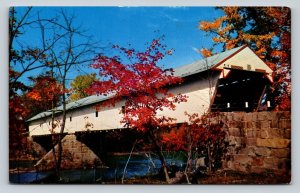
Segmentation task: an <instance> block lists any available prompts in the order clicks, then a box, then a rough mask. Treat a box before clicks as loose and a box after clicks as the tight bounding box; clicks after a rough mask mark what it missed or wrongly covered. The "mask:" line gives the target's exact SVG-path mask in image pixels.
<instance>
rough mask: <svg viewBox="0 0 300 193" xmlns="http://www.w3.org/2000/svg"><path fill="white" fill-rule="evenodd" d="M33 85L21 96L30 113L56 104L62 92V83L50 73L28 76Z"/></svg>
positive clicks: (50, 107)
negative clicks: (33, 76)
mask: <svg viewBox="0 0 300 193" xmlns="http://www.w3.org/2000/svg"><path fill="white" fill-rule="evenodd" d="M30 80H31V81H32V82H33V86H32V87H31V88H29V91H28V92H27V93H26V94H25V95H24V96H23V98H24V103H25V104H26V107H27V109H28V110H29V111H30V114H31V115H35V114H37V113H39V112H43V111H46V110H49V109H52V108H53V107H52V106H53V105H55V106H56V105H58V104H59V102H60V98H61V96H62V95H63V94H64V92H63V89H62V85H61V84H60V83H59V82H58V81H57V80H56V79H55V78H53V77H52V75H51V74H47V73H46V74H41V75H39V76H37V77H35V78H32V77H31V78H30Z"/></svg>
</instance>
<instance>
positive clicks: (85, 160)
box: [36, 135, 102, 170]
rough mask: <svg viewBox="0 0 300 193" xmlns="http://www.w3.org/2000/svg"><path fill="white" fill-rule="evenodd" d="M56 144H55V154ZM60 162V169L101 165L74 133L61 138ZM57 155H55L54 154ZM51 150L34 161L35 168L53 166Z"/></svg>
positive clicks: (49, 167) (44, 168)
mask: <svg viewBox="0 0 300 193" xmlns="http://www.w3.org/2000/svg"><path fill="white" fill-rule="evenodd" d="M57 148H58V147H57V145H56V146H55V150H56V155H57ZM62 148H63V153H62V163H61V169H76V168H84V167H93V166H95V164H96V165H97V166H99V165H101V164H102V163H101V160H100V159H99V158H98V156H97V155H96V154H95V153H94V152H93V151H92V150H90V149H89V148H88V147H87V146H86V145H85V144H83V143H81V142H80V141H78V140H77V139H76V136H75V135H66V136H65V137H64V138H63V139H62ZM56 157H57V156H56ZM54 163H55V162H54V159H53V152H52V150H51V151H49V152H48V153H47V154H46V155H45V156H44V157H43V158H42V159H41V160H39V161H38V162H37V163H36V168H37V169H40V170H49V169H53V168H54V167H55V165H54Z"/></svg>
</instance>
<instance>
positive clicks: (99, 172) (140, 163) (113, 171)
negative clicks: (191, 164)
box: [9, 153, 185, 184]
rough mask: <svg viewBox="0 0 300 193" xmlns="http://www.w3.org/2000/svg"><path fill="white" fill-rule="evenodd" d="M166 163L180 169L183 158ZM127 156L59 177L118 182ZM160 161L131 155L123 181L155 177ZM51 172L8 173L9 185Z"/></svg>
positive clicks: (175, 157) (72, 180)
mask: <svg viewBox="0 0 300 193" xmlns="http://www.w3.org/2000/svg"><path fill="white" fill-rule="evenodd" d="M165 156H166V161H167V163H168V164H170V165H173V166H178V167H182V166H183V165H184V163H185V161H184V156H182V155H180V153H175V154H174V153H173V154H166V155H165ZM128 157H129V155H114V156H111V157H110V160H109V161H110V165H111V167H109V168H92V169H76V170H63V171H61V177H62V179H63V180H64V181H65V182H70V183H101V182H105V181H107V180H110V181H113V180H120V179H121V178H122V176H123V174H124V168H125V165H126V162H127V160H128ZM15 164H16V163H10V167H11V168H12V167H15ZM33 164H34V162H29V163H28V161H27V162H22V163H20V162H19V165H20V166H21V167H23V168H24V167H28V168H30V167H31V166H33ZM159 168H160V161H159V160H158V159H157V158H153V157H151V159H149V157H148V156H146V155H144V154H140V155H132V156H131V158H130V161H129V162H128V165H127V167H126V171H125V174H124V179H130V178H134V177H140V176H147V175H155V174H157V173H158V172H159ZM51 173H52V172H51V171H45V172H22V173H10V174H9V180H10V182H11V183H20V184H27V183H32V182H34V181H37V180H41V179H44V178H46V177H47V176H49V175H50V174H51Z"/></svg>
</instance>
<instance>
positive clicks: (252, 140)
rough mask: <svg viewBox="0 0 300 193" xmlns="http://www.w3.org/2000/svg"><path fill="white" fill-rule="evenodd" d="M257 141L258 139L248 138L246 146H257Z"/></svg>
mask: <svg viewBox="0 0 300 193" xmlns="http://www.w3.org/2000/svg"><path fill="white" fill-rule="evenodd" d="M256 143H257V140H256V138H247V139H246V144H247V145H248V146H256Z"/></svg>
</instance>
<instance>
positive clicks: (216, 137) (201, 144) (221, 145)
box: [162, 112, 226, 172]
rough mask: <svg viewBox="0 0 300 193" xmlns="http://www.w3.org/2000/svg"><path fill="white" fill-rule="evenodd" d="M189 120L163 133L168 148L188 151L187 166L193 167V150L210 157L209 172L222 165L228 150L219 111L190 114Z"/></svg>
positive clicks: (163, 140) (164, 142)
mask: <svg viewBox="0 0 300 193" xmlns="http://www.w3.org/2000/svg"><path fill="white" fill-rule="evenodd" d="M185 115H186V116H188V118H189V122H185V123H183V124H181V125H180V127H179V128H176V127H173V128H172V129H171V130H170V131H168V132H164V133H162V142H163V144H164V146H165V147H166V148H167V149H168V150H172V151H184V152H187V157H188V160H187V168H186V170H187V169H188V168H191V164H190V163H191V162H190V160H191V159H192V157H193V155H192V154H193V152H195V153H196V154H198V155H201V156H205V157H207V159H208V168H209V172H211V170H212V169H213V168H218V167H220V166H221V159H222V156H223V155H224V152H225V151H226V143H225V135H226V132H225V131H224V130H223V122H221V121H220V120H218V116H219V115H218V113H206V114H203V115H202V116H200V115H198V114H197V113H194V114H191V115H190V114H188V113H187V112H185Z"/></svg>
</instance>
